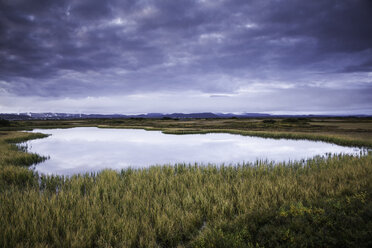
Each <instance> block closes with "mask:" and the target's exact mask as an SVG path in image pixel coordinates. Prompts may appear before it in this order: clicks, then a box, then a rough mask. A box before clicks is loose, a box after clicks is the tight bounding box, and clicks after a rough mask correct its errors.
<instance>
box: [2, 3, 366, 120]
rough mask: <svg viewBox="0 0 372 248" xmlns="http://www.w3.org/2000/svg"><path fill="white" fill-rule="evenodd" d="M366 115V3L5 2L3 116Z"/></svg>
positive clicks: (3, 25)
mask: <svg viewBox="0 0 372 248" xmlns="http://www.w3.org/2000/svg"><path fill="white" fill-rule="evenodd" d="M29 111H31V112H70V113H123V114H126V113H146V112H164V113H171V112H185V113H189V112H265V113H333V114H372V1H371V0H342V1H340V0H319V1H304V0H298V1H296V0H288V1H285V0H283V1H279V0H275V1H274V0H273V1H264V0H236V1H228V0H188V1H183V0H154V1H146V0H133V1H124V0H117V1H116V0H114V1H103V0H75V1H74V0H66V1H63V0H33V1H30V0H0V112H29Z"/></svg>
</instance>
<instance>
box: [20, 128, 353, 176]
mask: <svg viewBox="0 0 372 248" xmlns="http://www.w3.org/2000/svg"><path fill="white" fill-rule="evenodd" d="M33 132H40V133H46V134H51V136H49V137H47V138H44V139H37V140H32V141H28V142H27V143H26V144H27V146H28V151H29V152H34V153H38V154H40V155H43V156H49V157H50V159H48V160H46V161H45V162H43V163H40V164H38V165H36V167H35V169H36V171H38V172H39V173H44V174H59V175H72V174H76V173H86V172H93V171H100V170H102V169H105V168H111V169H118V170H120V169H124V168H128V167H131V168H144V167H149V166H151V165H164V164H175V163H195V162H197V163H201V164H208V163H214V164H222V163H224V164H237V163H243V162H254V161H256V160H269V161H275V162H282V161H288V160H301V159H307V158H311V157H314V156H315V155H325V154H326V153H332V154H334V153H337V154H338V153H345V154H359V153H360V149H358V148H351V147H342V146H338V145H333V144H330V143H325V142H315V141H306V140H287V139H280V140H276V139H265V138H258V137H248V136H241V135H233V134H223V133H214V134H191V135H170V134H163V133H161V132H160V131H145V130H139V129H100V128H96V127H78V128H70V129H35V130H34V131H33Z"/></svg>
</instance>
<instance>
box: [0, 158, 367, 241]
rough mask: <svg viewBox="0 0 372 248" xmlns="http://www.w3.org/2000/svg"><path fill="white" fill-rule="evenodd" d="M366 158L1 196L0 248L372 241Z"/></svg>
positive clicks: (144, 172)
mask: <svg viewBox="0 0 372 248" xmlns="http://www.w3.org/2000/svg"><path fill="white" fill-rule="evenodd" d="M371 184H372V156H371V155H368V156H364V157H360V158H359V157H353V156H333V157H327V158H324V157H323V158H322V157H317V158H314V159H312V160H309V161H307V162H306V163H305V164H303V163H297V162H292V163H286V164H279V165H276V166H273V165H272V164H267V163H266V162H257V163H256V164H245V165H240V166H230V167H225V166H220V167H218V166H214V165H209V166H200V165H185V164H179V165H176V166H155V167H150V168H148V169H139V170H133V169H127V170H123V171H121V172H116V171H112V170H105V171H102V172H100V173H97V174H90V175H88V174H87V175H77V176H73V177H71V178H64V177H59V176H42V177H40V180H39V183H38V184H30V185H28V186H27V187H25V188H19V187H16V186H12V187H10V188H7V189H6V190H3V191H2V192H1V194H0V202H1V204H0V230H1V231H0V246H2V247H16V246H25V247H35V246H39V247H48V246H50V247H177V246H178V247H229V246H231V247H256V245H257V246H259V247H263V246H265V247H277V246H285V247H288V246H289V247H291V246H292V247H300V246H307V247H319V246H322V247H324V246H331V247H338V246H345V244H347V246H358V247H363V246H364V247H367V246H368V245H370V244H371V242H372V240H371V235H370V234H371V230H372V229H371V227H372V215H371V211H370V209H371V206H372V201H371V197H372V190H371V189H372V187H371V186H372V185H371Z"/></svg>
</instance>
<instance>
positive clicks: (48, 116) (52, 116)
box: [0, 112, 371, 120]
mask: <svg viewBox="0 0 372 248" xmlns="http://www.w3.org/2000/svg"><path fill="white" fill-rule="evenodd" d="M346 116H350V117H371V115H270V114H262V113H243V114H232V113H229V114H224V113H210V112H205V113H190V114H184V113H173V114H163V113H148V114H139V115H122V114H68V113H19V114H15V113H14V114H0V119H6V120H69V119H119V118H127V119H128V118H148V119H168V118H171V119H211V118H212V119H213V118H288V117H297V118H306V117H346Z"/></svg>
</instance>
